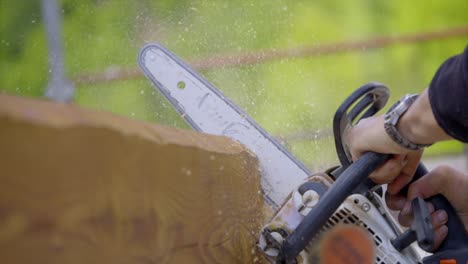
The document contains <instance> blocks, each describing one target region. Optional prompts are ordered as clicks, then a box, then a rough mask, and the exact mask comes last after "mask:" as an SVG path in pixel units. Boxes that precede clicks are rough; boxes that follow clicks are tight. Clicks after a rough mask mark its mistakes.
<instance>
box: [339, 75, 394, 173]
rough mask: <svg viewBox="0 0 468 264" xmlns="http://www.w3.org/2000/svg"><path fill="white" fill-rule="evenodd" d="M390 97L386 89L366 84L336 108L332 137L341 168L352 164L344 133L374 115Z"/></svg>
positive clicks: (375, 83)
mask: <svg viewBox="0 0 468 264" xmlns="http://www.w3.org/2000/svg"><path fill="white" fill-rule="evenodd" d="M389 97H390V92H389V90H388V88H387V87H386V86H385V85H383V84H381V83H377V82H370V83H366V84H364V85H363V86H361V87H359V89H357V90H356V91H354V92H353V93H352V94H351V95H350V96H349V97H348V98H346V100H345V101H344V102H343V103H342V104H341V105H340V107H338V110H336V113H335V116H334V117H333V135H334V137H335V147H336V153H337V154H338V158H339V160H340V163H341V166H342V167H343V168H344V169H346V168H347V167H348V166H349V165H351V163H352V162H353V161H352V159H351V153H349V150H348V148H347V146H346V143H345V142H344V138H343V135H344V132H345V130H346V129H349V128H350V127H352V126H353V125H354V124H356V123H357V122H359V120H361V119H363V118H366V117H370V116H373V115H375V114H376V113H377V112H378V111H379V110H380V109H382V108H383V107H384V106H385V104H386V103H387V101H388V98H389Z"/></svg>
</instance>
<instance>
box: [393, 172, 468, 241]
mask: <svg viewBox="0 0 468 264" xmlns="http://www.w3.org/2000/svg"><path fill="white" fill-rule="evenodd" d="M436 194H442V195H444V196H445V197H446V198H447V200H448V201H449V202H450V203H451V204H452V206H453V207H454V208H455V210H456V212H457V213H458V215H459V216H460V218H461V220H462V221H463V223H464V224H465V229H466V230H467V231H468V174H463V173H461V172H459V171H457V170H455V169H453V168H451V167H448V166H440V167H437V168H436V169H434V170H432V171H431V172H429V173H428V174H426V175H425V176H423V177H422V178H420V179H419V180H417V181H415V182H414V183H412V184H411V186H410V188H409V190H408V196H407V197H406V198H405V197H403V196H400V195H397V194H396V195H395V194H393V195H392V194H387V197H386V198H387V205H388V208H390V209H392V210H397V211H400V214H399V222H400V224H402V225H403V226H409V225H410V224H411V222H412V221H413V215H412V208H411V201H412V200H413V199H414V198H416V197H422V198H429V197H431V196H434V195H436ZM430 211H431V212H432V213H431V217H432V226H433V228H434V235H435V237H434V239H435V243H434V249H437V248H438V247H439V246H440V244H441V243H442V241H443V240H444V239H445V237H446V236H447V232H448V228H447V226H446V223H447V213H446V212H445V211H444V210H437V211H434V207H433V206H432V205H430Z"/></svg>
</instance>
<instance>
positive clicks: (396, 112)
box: [384, 94, 432, 150]
mask: <svg viewBox="0 0 468 264" xmlns="http://www.w3.org/2000/svg"><path fill="white" fill-rule="evenodd" d="M416 98H418V95H417V94H407V95H405V96H403V97H402V98H401V99H400V100H398V102H396V103H395V104H394V105H393V106H392V107H391V108H390V109H389V110H388V112H387V113H386V114H385V116H384V127H385V131H386V132H387V134H388V135H389V136H390V138H391V139H393V141H395V142H396V143H397V144H398V145H400V146H402V147H404V148H407V149H411V150H420V149H423V148H425V147H429V146H430V145H432V144H416V143H413V142H411V141H409V140H408V139H406V138H404V137H403V136H402V135H401V133H400V132H399V131H398V129H397V128H396V125H397V123H398V121H399V120H400V118H401V116H402V115H403V114H404V113H405V112H406V110H408V108H409V107H410V106H411V104H413V103H414V101H416Z"/></svg>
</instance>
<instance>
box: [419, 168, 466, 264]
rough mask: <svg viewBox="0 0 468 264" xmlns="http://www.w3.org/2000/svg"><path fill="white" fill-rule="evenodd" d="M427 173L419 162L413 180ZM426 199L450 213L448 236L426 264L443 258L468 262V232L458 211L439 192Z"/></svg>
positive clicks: (436, 208) (435, 206)
mask: <svg viewBox="0 0 468 264" xmlns="http://www.w3.org/2000/svg"><path fill="white" fill-rule="evenodd" d="M426 174H427V169H426V168H425V167H424V165H423V164H422V163H420V164H419V166H418V168H417V170H416V173H415V174H414V177H413V180H412V182H414V181H416V180H418V179H419V178H421V177H422V176H424V175H426ZM426 201H428V202H430V203H432V204H433V205H434V209H435V210H439V209H442V210H445V211H446V212H447V215H448V220H447V224H446V225H447V227H448V233H447V238H446V239H445V240H444V242H442V244H441V245H440V247H439V248H438V249H437V250H436V251H434V254H433V255H432V256H429V257H426V258H425V259H424V263H425V264H432V263H439V262H440V260H442V259H454V260H457V263H467V262H468V233H467V232H466V230H465V225H464V224H463V222H462V220H461V219H460V217H459V216H458V214H457V213H456V211H455V209H454V208H453V206H452V204H450V202H449V201H448V200H447V198H445V197H444V196H443V195H441V194H438V195H435V196H432V197H430V198H428V199H426Z"/></svg>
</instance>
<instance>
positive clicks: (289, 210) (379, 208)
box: [258, 169, 422, 264]
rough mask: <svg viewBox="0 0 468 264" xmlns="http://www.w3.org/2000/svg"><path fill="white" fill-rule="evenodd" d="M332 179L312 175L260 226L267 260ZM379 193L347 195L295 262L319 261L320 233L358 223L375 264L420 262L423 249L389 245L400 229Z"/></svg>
mask: <svg viewBox="0 0 468 264" xmlns="http://www.w3.org/2000/svg"><path fill="white" fill-rule="evenodd" d="M329 171H331V169H330V170H329ZM333 182H334V180H333V176H332V175H330V174H329V173H327V172H324V173H319V174H315V175H313V176H311V177H310V178H309V179H307V181H305V182H304V183H303V184H301V185H300V186H299V187H298V188H297V189H295V190H294V191H293V192H292V193H291V195H290V196H289V197H288V199H287V201H286V202H285V203H284V204H283V205H282V207H281V208H280V209H279V210H278V211H277V212H276V213H275V215H274V216H273V217H272V218H271V220H270V221H269V222H268V223H267V224H266V225H265V226H264V227H263V229H262V231H261V232H260V237H259V242H258V247H259V249H260V250H261V251H262V252H264V254H265V256H266V257H267V258H268V260H269V261H270V262H272V263H275V262H276V261H277V257H278V255H279V253H280V250H281V248H280V245H281V244H282V242H283V241H284V240H285V239H286V237H287V236H288V235H290V234H291V233H292V232H293V231H294V230H295V229H296V228H297V226H298V225H299V224H300V223H301V222H302V221H303V220H304V217H305V215H307V214H308V213H309V212H310V211H311V210H313V209H314V207H315V206H316V205H317V203H318V201H319V199H320V197H321V196H323V195H324V194H325V192H326V191H327V190H328V189H329V188H330V187H331V185H332V184H333ZM382 193H383V192H380V191H379V192H373V194H372V197H369V195H367V197H366V195H362V194H358V193H356V194H352V195H350V196H348V197H347V198H346V199H345V201H344V202H343V203H342V204H341V205H340V206H339V207H338V209H337V210H336V211H335V212H334V213H333V215H332V216H331V217H330V218H329V219H328V220H327V222H326V223H325V224H324V225H323V227H322V228H321V230H320V231H319V233H318V234H317V236H316V237H315V238H314V239H312V240H311V241H310V242H309V244H308V245H307V247H306V248H305V249H304V250H303V251H302V252H301V253H300V254H299V256H298V258H297V263H303V264H310V263H318V258H319V256H318V252H317V243H318V242H319V241H320V236H321V234H322V233H323V232H325V231H327V230H329V229H332V228H333V227H335V226H338V225H340V224H352V225H357V226H359V227H361V228H363V229H364V230H366V231H367V232H368V234H369V235H370V237H371V238H372V240H373V241H374V244H375V263H378V264H381V263H386V264H396V263H418V262H420V261H421V257H422V256H421V255H420V253H422V252H417V250H416V248H415V247H413V246H412V247H407V248H406V249H404V250H403V251H401V252H399V251H397V250H395V249H394V248H393V246H392V245H391V243H390V241H391V239H393V238H395V237H397V236H398V235H400V234H401V233H402V230H401V228H400V226H398V225H397V224H394V223H391V222H389V218H391V215H390V212H389V210H388V208H387V207H386V206H385V203H384V198H383V197H382ZM382 223H386V224H382Z"/></svg>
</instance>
